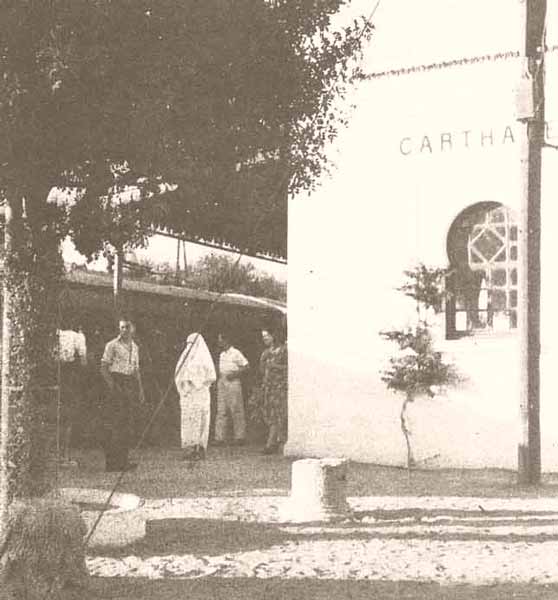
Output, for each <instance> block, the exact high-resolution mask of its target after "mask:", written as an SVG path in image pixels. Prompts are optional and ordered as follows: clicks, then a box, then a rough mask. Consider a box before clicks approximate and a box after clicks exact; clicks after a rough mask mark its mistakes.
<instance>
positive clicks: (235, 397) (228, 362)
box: [215, 333, 248, 445]
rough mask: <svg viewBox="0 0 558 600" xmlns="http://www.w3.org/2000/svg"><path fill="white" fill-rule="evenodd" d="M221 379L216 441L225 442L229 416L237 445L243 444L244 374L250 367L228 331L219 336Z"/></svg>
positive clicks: (218, 396)
mask: <svg viewBox="0 0 558 600" xmlns="http://www.w3.org/2000/svg"><path fill="white" fill-rule="evenodd" d="M218 344H219V348H221V354H220V356H219V379H218V380H217V416H216V418H215V442H216V443H217V444H223V443H224V442H225V436H226V432H227V425H228V421H229V417H230V419H231V421H232V426H233V444H235V445H241V444H243V443H244V441H245V437H246V420H245V417H244V402H243V400H242V383H241V376H242V374H243V373H244V372H245V371H246V370H247V369H248V361H247V360H246V358H245V357H244V355H243V354H242V352H240V350H237V349H236V348H235V347H234V346H232V345H231V342H230V339H229V337H228V335H227V334H225V333H220V334H219V337H218Z"/></svg>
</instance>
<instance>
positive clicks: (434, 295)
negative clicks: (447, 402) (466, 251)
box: [381, 265, 461, 469]
mask: <svg viewBox="0 0 558 600" xmlns="http://www.w3.org/2000/svg"><path fill="white" fill-rule="evenodd" d="M444 273H445V270H443V269H430V268H427V267H425V266H424V265H420V266H419V267H417V268H416V269H414V270H412V271H405V274H406V275H407V282H406V283H405V284H404V285H403V286H402V287H401V288H399V290H401V291H403V292H404V293H405V294H406V295H408V296H410V297H412V298H414V299H415V300H416V301H417V312H418V313H419V314H420V308H421V307H425V308H427V309H428V308H433V309H434V311H437V309H438V310H439V309H440V308H441V306H442V301H443V297H444V291H443V287H442V286H441V285H440V281H443V276H444ZM381 335H382V337H384V338H385V339H387V340H390V341H392V342H395V343H396V344H397V345H398V346H399V352H398V354H397V355H395V356H393V357H391V358H390V360H389V366H388V367H387V368H386V369H385V370H384V371H383V372H382V381H383V382H384V383H385V384H386V385H387V387H388V389H390V390H393V391H394V392H400V393H403V394H404V395H405V399H404V400H403V404H402V406H401V412H400V422H401V431H402V432H403V435H404V436H405V444H406V448H407V467H408V468H409V469H410V468H413V467H415V466H416V461H415V458H414V454H413V448H412V445H411V430H410V428H409V423H408V419H407V409H408V407H409V404H410V403H411V402H414V401H415V399H416V398H417V397H419V396H426V397H429V398H433V397H434V396H435V395H437V394H438V393H440V392H441V391H442V390H443V389H444V388H447V387H451V386H455V385H457V383H459V381H460V380H461V377H460V375H459V373H458V371H457V369H456V368H455V367H454V366H453V365H452V364H449V363H446V362H444V360H443V358H442V353H441V352H437V351H436V350H435V348H434V344H433V341H432V336H431V334H430V329H429V325H428V323H427V322H426V321H421V320H419V322H418V323H417V325H416V326H415V327H414V328H407V329H401V330H391V331H383V332H381Z"/></svg>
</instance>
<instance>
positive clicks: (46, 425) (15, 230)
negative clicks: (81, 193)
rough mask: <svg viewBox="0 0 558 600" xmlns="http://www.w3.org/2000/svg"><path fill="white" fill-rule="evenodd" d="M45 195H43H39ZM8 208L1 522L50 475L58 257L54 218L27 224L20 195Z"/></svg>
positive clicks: (50, 480)
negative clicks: (13, 505) (11, 507)
mask: <svg viewBox="0 0 558 600" xmlns="http://www.w3.org/2000/svg"><path fill="white" fill-rule="evenodd" d="M44 197H45V198H46V195H45V196H44ZM6 204H7V207H6V223H5V244H4V261H3V263H4V264H3V285H4V289H3V309H2V318H3V326H2V334H3V348H2V396H1V403H2V405H1V413H0V414H1V419H2V423H1V438H0V459H1V463H0V490H1V496H0V502H1V506H0V516H1V518H2V521H1V522H0V526H2V527H3V526H4V525H5V523H6V520H5V517H6V513H7V508H8V505H9V504H10V503H11V502H12V500H14V499H25V498H30V497H37V496H41V495H43V494H44V493H46V492H47V491H49V490H50V489H51V488H52V487H53V485H54V483H55V481H54V477H53V469H52V464H53V461H52V460H51V459H53V458H54V444H53V442H54V439H53V436H54V432H55V425H54V430H53V426H52V424H53V423H54V424H55V423H56V400H57V395H58V388H57V383H58V382H57V375H56V369H55V360H54V352H53V350H54V349H55V344H56V327H57V321H58V298H59V292H60V288H59V284H60V282H61V278H62V273H63V263H62V260H61V256H60V251H59V239H58V235H57V233H56V226H55V224H51V225H49V224H48V222H45V221H46V219H45V215H41V217H40V220H41V221H42V224H41V226H38V227H37V226H35V227H33V226H31V225H30V221H29V219H28V217H27V215H26V213H25V207H24V201H23V199H22V198H21V197H19V198H13V197H12V198H9V199H8V201H7V203H6Z"/></svg>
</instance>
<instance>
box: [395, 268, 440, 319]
mask: <svg viewBox="0 0 558 600" xmlns="http://www.w3.org/2000/svg"><path fill="white" fill-rule="evenodd" d="M404 275H405V277H406V281H405V283H404V284H403V285H402V286H401V287H400V288H399V290H400V291H401V292H403V293H404V294H405V295H406V296H409V297H410V298H413V299H414V300H416V302H417V303H418V304H422V305H423V306H424V307H425V308H427V309H428V308H432V309H434V311H435V312H440V310H442V302H443V301H444V299H445V297H446V291H445V282H446V277H447V276H448V269H445V268H433V267H427V266H425V265H423V264H420V265H418V266H417V267H415V268H414V269H409V270H408V271H405V272H404Z"/></svg>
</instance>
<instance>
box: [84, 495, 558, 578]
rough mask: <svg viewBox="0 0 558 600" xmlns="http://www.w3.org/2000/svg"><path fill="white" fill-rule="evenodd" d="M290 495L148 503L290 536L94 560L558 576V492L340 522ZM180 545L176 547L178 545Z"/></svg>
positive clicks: (160, 515) (299, 570) (394, 508)
mask: <svg viewBox="0 0 558 600" xmlns="http://www.w3.org/2000/svg"><path fill="white" fill-rule="evenodd" d="M287 502H288V498H287V497H286V496H265V495H258V496H250V497H234V496H225V497H224V496H221V497H215V496H212V497H206V498H175V499H167V500H147V501H146V502H145V503H144V505H143V506H142V508H141V509H140V511H141V514H142V515H143V516H145V518H147V519H149V520H150V521H151V522H157V521H158V520H159V521H163V520H165V519H179V518H189V519H192V518H194V519H208V520H211V521H212V522H219V521H233V522H236V523H239V525H240V526H242V523H247V524H248V523H251V524H258V523H259V524H262V525H265V524H267V525H266V526H267V527H268V528H269V526H270V525H269V524H273V525H272V529H273V532H274V534H275V535H277V536H280V538H281V539H279V541H277V539H274V540H272V541H271V542H270V543H269V544H262V545H261V547H258V549H254V548H253V547H249V548H246V549H244V548H240V549H235V550H234V551H229V552H226V553H219V552H207V553H204V552H200V553H184V554H182V553H173V554H168V555H160V554H161V553H160V552H159V553H158V554H159V555H157V556H142V557H140V556H124V557H121V558H114V557H109V556H91V557H88V559H87V560H88V567H89V570H90V572H91V574H92V575H96V576H102V577H124V576H126V577H147V578H152V579H161V578H172V577H179V578H193V577H211V576H217V577H258V578H268V577H281V578H301V577H312V578H318V579H368V580H391V581H396V580H408V581H431V582H439V583H443V584H457V583H470V584H477V585H480V584H492V583H502V582H521V583H558V560H557V559H556V557H558V499H547V498H535V499H518V498H514V499H499V498H490V499H487V498H461V497H460V498H441V497H415V498H414V497H400V498H397V497H366V498H363V497H359V498H350V499H349V504H350V506H351V508H352V509H353V513H352V515H351V517H350V518H348V519H346V520H344V521H341V522H336V523H331V524H328V523H312V524H296V523H292V522H289V520H288V516H287V515H288V511H287V510H286V509H287V508H288V505H287ZM172 550H173V551H174V552H176V545H175V546H173V549H172Z"/></svg>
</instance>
